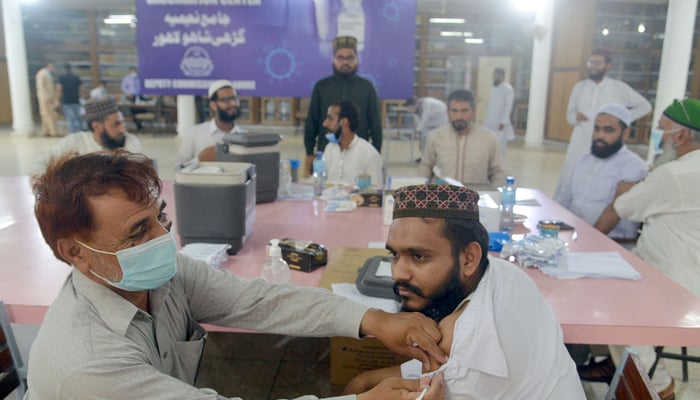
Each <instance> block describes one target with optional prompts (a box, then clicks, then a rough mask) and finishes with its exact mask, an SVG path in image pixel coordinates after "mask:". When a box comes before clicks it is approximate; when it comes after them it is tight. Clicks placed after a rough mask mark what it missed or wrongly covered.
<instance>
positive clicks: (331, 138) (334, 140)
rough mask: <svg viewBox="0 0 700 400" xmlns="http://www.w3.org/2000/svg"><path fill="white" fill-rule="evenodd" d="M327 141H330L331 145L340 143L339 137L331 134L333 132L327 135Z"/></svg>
mask: <svg viewBox="0 0 700 400" xmlns="http://www.w3.org/2000/svg"><path fill="white" fill-rule="evenodd" d="M326 140H328V142H329V143H335V144H338V143H340V140H338V137H337V136H335V133H331V132H328V133H326Z"/></svg>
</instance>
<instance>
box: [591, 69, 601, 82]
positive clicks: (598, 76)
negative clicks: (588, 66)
mask: <svg viewBox="0 0 700 400" xmlns="http://www.w3.org/2000/svg"><path fill="white" fill-rule="evenodd" d="M604 77H605V70H601V71H588V78H590V79H591V80H594V81H600V80H602V79H603V78H604Z"/></svg>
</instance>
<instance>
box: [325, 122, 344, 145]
mask: <svg viewBox="0 0 700 400" xmlns="http://www.w3.org/2000/svg"><path fill="white" fill-rule="evenodd" d="M342 133H343V127H342V126H340V124H338V128H337V129H336V130H335V132H328V133H326V140H328V141H329V142H331V143H335V144H338V143H340V135H342Z"/></svg>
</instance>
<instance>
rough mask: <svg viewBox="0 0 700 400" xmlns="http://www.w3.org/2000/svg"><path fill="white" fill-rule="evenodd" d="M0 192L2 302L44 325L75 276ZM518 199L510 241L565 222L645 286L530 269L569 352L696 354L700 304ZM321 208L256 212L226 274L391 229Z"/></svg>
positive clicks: (548, 211)
mask: <svg viewBox="0 0 700 400" xmlns="http://www.w3.org/2000/svg"><path fill="white" fill-rule="evenodd" d="M0 188H1V189H2V190H0V254H2V256H3V262H2V274H1V276H2V279H1V280H0V298H2V299H3V300H4V301H5V304H6V305H7V307H8V309H9V312H10V318H11V319H12V320H13V321H15V322H24V323H39V322H41V320H42V318H43V316H44V313H45V312H46V309H47V307H48V306H49V304H51V302H52V301H53V299H54V298H55V296H56V294H57V293H58V291H59V289H60V288H61V285H62V283H63V280H64V279H65V276H66V274H67V273H68V271H69V267H68V266H66V265H65V264H63V263H62V262H60V261H58V260H56V259H55V258H54V257H53V254H52V253H51V251H50V250H49V248H48V246H47V245H46V244H45V243H44V241H43V239H42V237H41V234H40V232H39V228H38V226H37V224H36V222H35V220H34V215H33V212H32V207H33V203H34V200H33V196H32V194H31V190H30V187H29V179H28V178H27V177H0ZM520 195H523V196H524V197H531V198H535V199H537V201H539V203H540V204H541V206H538V207H531V206H521V205H516V208H515V211H516V212H517V213H520V214H525V215H527V216H528V219H527V220H526V221H525V222H524V224H523V225H522V226H518V227H517V228H516V230H515V232H514V233H526V232H527V231H528V230H532V231H536V229H537V227H536V225H537V221H538V220H540V219H545V218H546V219H552V218H556V219H561V220H564V221H565V222H567V223H569V224H570V225H573V226H574V227H576V236H577V239H576V240H574V239H573V237H572V236H573V235H572V232H562V233H561V235H560V237H561V238H562V239H564V240H566V241H567V242H568V243H569V247H570V249H571V251H618V252H620V253H621V254H622V255H623V257H624V258H625V259H626V260H627V261H629V262H630V263H631V264H632V265H633V266H634V267H635V268H636V269H637V271H639V272H640V273H641V274H642V276H643V279H641V280H639V281H627V280H621V279H588V278H586V279H575V280H559V279H556V278H552V277H548V276H545V275H543V274H542V273H540V272H539V271H537V270H533V269H529V270H528V271H527V272H528V273H529V275H530V276H531V277H532V278H533V280H534V281H535V283H536V284H537V285H538V287H539V288H540V290H541V291H542V293H543V294H544V295H545V297H546V299H547V301H548V302H549V303H550V304H551V305H552V307H553V308H554V311H555V312H556V314H557V316H558V318H559V321H560V322H561V324H562V328H563V330H564V335H565V341H566V342H568V343H592V344H654V345H667V346H672V345H675V346H678V345H686V346H700V299H698V298H696V297H695V296H693V295H692V294H691V293H689V292H688V291H686V290H685V289H683V288H681V287H680V286H678V285H677V284H675V283H674V282H672V281H670V280H669V279H667V278H666V277H665V276H663V275H662V274H660V273H658V272H656V270H655V269H653V268H652V267H650V266H649V265H647V264H646V263H644V262H643V261H642V260H641V259H639V258H638V257H636V256H634V255H633V254H631V253H629V252H627V251H626V250H624V249H623V248H622V247H620V246H619V245H618V244H616V243H615V242H613V241H611V240H609V239H608V238H607V237H606V236H604V235H602V234H600V233H599V232H597V231H596V230H595V229H593V228H592V227H591V226H589V225H587V224H586V223H585V222H584V221H582V220H580V219H579V218H577V217H575V216H574V215H572V214H571V213H569V212H568V211H567V210H565V209H563V208H562V207H560V206H559V205H558V204H556V203H555V202H554V201H552V200H550V199H549V198H547V197H546V196H545V195H543V194H542V193H541V192H539V191H537V190H528V189H519V197H520ZM163 197H164V198H165V200H166V201H167V202H168V204H169V205H168V208H167V209H166V211H167V212H168V213H169V214H170V215H171V216H172V215H174V212H173V210H174V207H173V205H174V204H175V203H174V200H173V190H172V182H166V183H165V190H164V194H163ZM322 207H323V206H322V203H318V202H314V201H276V202H273V203H267V204H260V205H258V206H257V208H256V214H257V215H256V222H255V226H254V228H253V234H252V235H251V237H250V239H249V240H248V241H247V242H246V243H245V245H244V246H243V249H242V250H241V251H240V252H239V253H238V254H237V255H235V256H232V257H229V260H228V262H227V263H226V265H225V266H224V268H225V269H227V270H229V271H231V272H233V273H236V274H238V275H241V276H244V277H255V276H257V275H258V272H259V269H260V267H261V266H262V263H263V261H264V259H265V254H264V253H265V245H266V244H267V242H268V240H269V239H272V238H282V237H293V238H298V239H307V240H312V241H315V242H319V243H323V244H324V245H325V246H326V247H327V248H328V249H329V251H331V252H332V251H333V249H335V248H340V247H367V244H368V242H383V241H384V240H385V239H386V236H387V233H388V227H386V226H384V225H382V215H381V210H379V209H371V208H360V209H357V210H355V211H354V212H351V213H325V212H324V211H323V209H322ZM176 223H177V222H176ZM358 267H359V266H358ZM323 270H324V269H323V268H322V269H318V270H316V271H314V272H312V273H303V272H297V271H292V272H291V276H292V281H294V282H295V283H297V284H299V285H304V286H317V285H318V283H319V281H320V279H321V275H322V274H323ZM214 329H221V328H214Z"/></svg>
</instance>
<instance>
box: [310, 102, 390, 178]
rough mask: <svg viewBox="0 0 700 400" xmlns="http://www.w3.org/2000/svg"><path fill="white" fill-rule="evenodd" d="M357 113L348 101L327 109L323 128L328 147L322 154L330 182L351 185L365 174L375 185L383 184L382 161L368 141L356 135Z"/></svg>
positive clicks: (336, 103) (358, 115)
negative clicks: (356, 178) (326, 132)
mask: <svg viewBox="0 0 700 400" xmlns="http://www.w3.org/2000/svg"><path fill="white" fill-rule="evenodd" d="M359 121H360V112H359V110H358V109H357V106H356V105H355V103H353V102H352V101H350V100H342V101H338V102H335V103H333V104H331V105H330V107H328V113H327V114H326V119H325V120H324V121H323V127H324V128H326V130H327V131H328V132H329V133H328V134H326V139H327V140H328V142H329V143H328V145H326V149H325V151H324V152H323V156H324V158H325V159H326V173H327V174H328V181H329V182H343V183H347V184H352V183H353V182H354V181H355V177H357V176H360V175H363V176H366V175H368V176H369V177H370V178H371V183H372V184H374V185H383V184H384V162H383V161H382V156H381V155H379V152H378V151H377V149H375V148H374V147H373V146H372V145H371V144H369V142H368V141H366V140H365V139H363V138H361V137H359V136H357V135H356V134H355V130H356V129H357V126H358V124H359Z"/></svg>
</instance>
